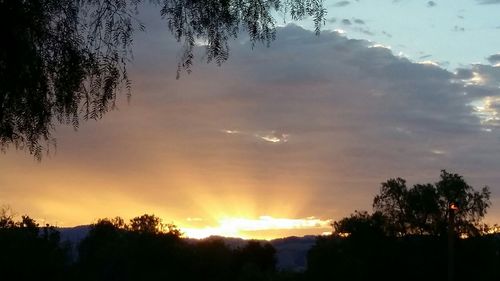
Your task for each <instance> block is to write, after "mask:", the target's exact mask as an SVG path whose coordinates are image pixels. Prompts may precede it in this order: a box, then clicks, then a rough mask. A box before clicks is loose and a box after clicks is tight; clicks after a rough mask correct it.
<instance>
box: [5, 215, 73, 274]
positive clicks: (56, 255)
mask: <svg viewBox="0 0 500 281" xmlns="http://www.w3.org/2000/svg"><path fill="white" fill-rule="evenodd" d="M68 254H69V252H68V247H66V245H63V244H61V243H60V237H59V232H57V231H56V230H55V228H54V227H52V226H49V225H46V226H45V227H39V225H38V224H37V223H36V221H35V220H33V219H32V218H30V217H29V216H22V217H21V219H20V220H18V221H16V220H15V219H14V216H12V213H11V212H8V211H7V210H6V209H2V210H0V272H1V273H0V278H1V279H2V280H36V279H40V278H48V279H50V280H65V274H66V273H67V271H66V269H67V265H68V261H69V259H68Z"/></svg>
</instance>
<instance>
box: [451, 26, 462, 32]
mask: <svg viewBox="0 0 500 281" xmlns="http://www.w3.org/2000/svg"><path fill="white" fill-rule="evenodd" d="M453 31H455V32H464V31H465V28H464V27H462V26H458V25H455V26H454V27H453Z"/></svg>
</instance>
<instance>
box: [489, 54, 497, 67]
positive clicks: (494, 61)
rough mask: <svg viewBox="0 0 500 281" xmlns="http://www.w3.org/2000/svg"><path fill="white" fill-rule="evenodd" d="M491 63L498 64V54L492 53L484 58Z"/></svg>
mask: <svg viewBox="0 0 500 281" xmlns="http://www.w3.org/2000/svg"><path fill="white" fill-rule="evenodd" d="M486 59H487V60H488V61H489V62H490V63H491V64H494V65H497V64H500V54H494V55H491V56H489V57H487V58H486Z"/></svg>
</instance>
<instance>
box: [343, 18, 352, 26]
mask: <svg viewBox="0 0 500 281" xmlns="http://www.w3.org/2000/svg"><path fill="white" fill-rule="evenodd" d="M342 24H343V25H351V24H352V23H351V21H350V20H349V19H343V20H342Z"/></svg>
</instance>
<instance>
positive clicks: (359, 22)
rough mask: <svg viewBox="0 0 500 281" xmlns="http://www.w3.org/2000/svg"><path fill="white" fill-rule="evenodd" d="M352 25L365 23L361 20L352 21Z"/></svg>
mask: <svg viewBox="0 0 500 281" xmlns="http://www.w3.org/2000/svg"><path fill="white" fill-rule="evenodd" d="M354 23H357V24H365V21H364V20H362V19H354Z"/></svg>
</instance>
